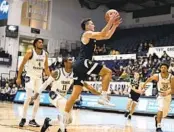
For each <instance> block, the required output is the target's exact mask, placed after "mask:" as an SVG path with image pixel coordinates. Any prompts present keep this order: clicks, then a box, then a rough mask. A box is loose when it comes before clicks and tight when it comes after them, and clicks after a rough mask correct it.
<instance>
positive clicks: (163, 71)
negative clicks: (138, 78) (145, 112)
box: [143, 63, 174, 132]
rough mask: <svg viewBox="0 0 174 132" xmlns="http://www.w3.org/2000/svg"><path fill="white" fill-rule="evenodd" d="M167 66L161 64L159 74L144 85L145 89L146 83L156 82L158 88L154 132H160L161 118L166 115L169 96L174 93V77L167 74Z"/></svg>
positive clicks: (169, 100) (168, 108)
mask: <svg viewBox="0 0 174 132" xmlns="http://www.w3.org/2000/svg"><path fill="white" fill-rule="evenodd" d="M168 68H169V65H168V64H167V63H162V64H161V65H160V73H159V74H154V75H153V76H151V77H150V78H149V79H147V81H146V82H145V83H144V86H143V88H145V86H146V84H147V83H148V82H152V81H153V80H154V81H156V82H157V88H158V97H157V102H158V113H157V115H156V116H155V125H156V132H162V129H161V121H162V118H164V117H166V116H167V115H168V112H169V110H170V103H171V94H173V93H174V77H173V76H172V75H171V74H170V73H169V72H168Z"/></svg>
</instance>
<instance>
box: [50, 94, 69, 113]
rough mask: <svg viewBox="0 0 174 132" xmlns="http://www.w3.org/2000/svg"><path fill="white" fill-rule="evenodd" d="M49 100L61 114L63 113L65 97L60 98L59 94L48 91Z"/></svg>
mask: <svg viewBox="0 0 174 132" xmlns="http://www.w3.org/2000/svg"><path fill="white" fill-rule="evenodd" d="M49 100H50V102H51V103H52V104H53V105H54V106H55V107H56V108H58V109H59V110H60V111H61V112H63V111H64V109H65V105H66V102H67V99H66V98H65V97H63V96H61V95H60V94H59V93H57V92H55V91H50V92H49Z"/></svg>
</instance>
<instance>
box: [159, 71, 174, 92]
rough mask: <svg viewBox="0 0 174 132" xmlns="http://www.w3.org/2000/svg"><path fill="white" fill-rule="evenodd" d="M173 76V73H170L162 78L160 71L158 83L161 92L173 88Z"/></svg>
mask: <svg viewBox="0 0 174 132" xmlns="http://www.w3.org/2000/svg"><path fill="white" fill-rule="evenodd" d="M171 76H172V75H171V74H170V73H169V75H168V77H167V78H162V76H161V74H160V73H159V75H158V77H159V78H158V83H157V87H158V91H159V92H165V91H167V90H170V89H171Z"/></svg>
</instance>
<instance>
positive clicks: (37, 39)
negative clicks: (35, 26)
mask: <svg viewBox="0 0 174 132" xmlns="http://www.w3.org/2000/svg"><path fill="white" fill-rule="evenodd" d="M39 40H41V41H42V42H44V40H43V39H42V38H36V39H35V40H34V42H33V46H34V48H35V47H36V43H37V42H38V41H39Z"/></svg>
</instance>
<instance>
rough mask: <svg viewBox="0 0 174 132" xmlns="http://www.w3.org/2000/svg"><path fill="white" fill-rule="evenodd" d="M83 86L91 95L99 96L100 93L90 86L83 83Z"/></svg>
mask: <svg viewBox="0 0 174 132" xmlns="http://www.w3.org/2000/svg"><path fill="white" fill-rule="evenodd" d="M83 86H84V87H85V88H86V89H88V90H89V91H90V92H91V93H92V94H96V95H100V94H101V93H100V92H98V91H97V90H95V89H94V88H93V87H92V86H91V85H89V84H88V83H86V82H83Z"/></svg>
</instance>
